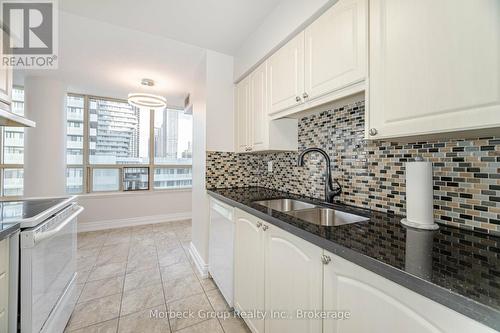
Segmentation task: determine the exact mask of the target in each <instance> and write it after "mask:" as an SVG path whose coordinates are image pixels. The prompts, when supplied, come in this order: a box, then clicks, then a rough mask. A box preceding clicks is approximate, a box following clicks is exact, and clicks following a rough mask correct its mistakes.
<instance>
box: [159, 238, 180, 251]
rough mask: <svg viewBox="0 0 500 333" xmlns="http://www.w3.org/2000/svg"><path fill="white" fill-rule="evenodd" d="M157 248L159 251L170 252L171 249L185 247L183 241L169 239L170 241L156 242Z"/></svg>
mask: <svg viewBox="0 0 500 333" xmlns="http://www.w3.org/2000/svg"><path fill="white" fill-rule="evenodd" d="M156 249H157V250H158V253H160V252H163V253H168V252H170V251H173V250H176V249H180V250H181V249H183V248H182V245H181V243H180V242H179V241H178V240H175V241H168V242H157V243H156Z"/></svg>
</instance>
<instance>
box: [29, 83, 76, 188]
mask: <svg viewBox="0 0 500 333" xmlns="http://www.w3.org/2000/svg"><path fill="white" fill-rule="evenodd" d="M65 104H66V86H65V84H64V83H63V82H61V81H60V80H57V79H53V78H47V77H31V76H30V77H27V78H26V81H25V109H26V110H25V114H26V117H27V118H28V119H31V120H34V121H35V122H36V127H35V128H27V129H26V141H25V142H26V144H25V156H24V196H26V197H49V196H61V195H64V194H65V192H66V107H65Z"/></svg>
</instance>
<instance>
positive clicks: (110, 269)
mask: <svg viewBox="0 0 500 333" xmlns="http://www.w3.org/2000/svg"><path fill="white" fill-rule="evenodd" d="M126 267H127V263H126V262H121V263H112V264H106V265H102V266H96V267H94V269H93V270H92V272H91V273H90V276H89V278H88V280H87V282H88V281H95V280H102V279H105V278H109V277H113V276H122V275H125V269H126Z"/></svg>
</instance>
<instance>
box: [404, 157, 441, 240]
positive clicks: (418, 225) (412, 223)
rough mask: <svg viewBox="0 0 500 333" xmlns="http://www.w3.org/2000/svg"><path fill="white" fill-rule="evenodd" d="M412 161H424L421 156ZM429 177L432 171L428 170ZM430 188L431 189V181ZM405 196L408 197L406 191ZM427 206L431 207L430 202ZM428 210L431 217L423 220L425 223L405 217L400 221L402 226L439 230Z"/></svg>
mask: <svg viewBox="0 0 500 333" xmlns="http://www.w3.org/2000/svg"><path fill="white" fill-rule="evenodd" d="M414 161H415V162H425V160H424V159H423V158H422V157H421V156H416V157H415V159H414ZM407 168H408V167H407ZM431 168H432V166H431ZM430 177H431V178H432V170H430ZM407 182H408V179H407ZM430 186H431V187H432V181H431V184H430ZM429 190H430V191H432V189H429ZM407 195H408V189H407ZM429 204H430V205H432V202H430V203H429ZM407 209H408V207H407ZM430 209H431V211H430V212H429V214H430V215H431V216H428V217H427V218H426V219H425V220H424V221H425V222H422V221H412V220H410V219H408V218H407V217H405V218H403V219H402V220H401V224H403V225H405V226H407V227H410V228H415V229H421V230H437V229H439V225H438V224H437V223H436V222H435V221H434V219H433V218H432V215H433V214H432V208H430ZM431 219H432V221H431Z"/></svg>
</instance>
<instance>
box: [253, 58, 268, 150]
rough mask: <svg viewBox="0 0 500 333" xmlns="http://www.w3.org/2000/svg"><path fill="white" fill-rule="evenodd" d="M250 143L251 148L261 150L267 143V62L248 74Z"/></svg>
mask: <svg viewBox="0 0 500 333" xmlns="http://www.w3.org/2000/svg"><path fill="white" fill-rule="evenodd" d="M250 91H251V96H252V98H251V101H252V102H251V103H250V105H251V111H250V114H251V119H252V121H251V125H252V128H251V131H250V132H251V143H252V150H263V149H266V147H267V146H268V145H269V117H268V115H267V62H265V63H263V64H262V65H260V66H259V67H258V68H257V69H256V70H255V71H253V73H252V74H251V75H250Z"/></svg>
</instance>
